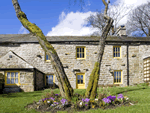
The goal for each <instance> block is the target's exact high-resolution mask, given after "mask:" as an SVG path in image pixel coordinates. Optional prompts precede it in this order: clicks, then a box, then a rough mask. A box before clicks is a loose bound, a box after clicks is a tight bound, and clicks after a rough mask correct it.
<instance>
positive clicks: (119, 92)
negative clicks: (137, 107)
mask: <svg viewBox="0 0 150 113" xmlns="http://www.w3.org/2000/svg"><path fill="white" fill-rule="evenodd" d="M120 89H121V88H120ZM141 89H147V88H146V87H143V88H138V89H128V90H126V91H121V92H118V93H116V94H122V93H125V92H128V91H136V90H141Z"/></svg>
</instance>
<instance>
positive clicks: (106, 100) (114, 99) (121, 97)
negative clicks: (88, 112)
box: [100, 94, 124, 106]
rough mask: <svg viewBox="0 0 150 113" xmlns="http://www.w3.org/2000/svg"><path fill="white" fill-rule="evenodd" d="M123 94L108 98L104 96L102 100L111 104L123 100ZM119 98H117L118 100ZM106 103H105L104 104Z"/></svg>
mask: <svg viewBox="0 0 150 113" xmlns="http://www.w3.org/2000/svg"><path fill="white" fill-rule="evenodd" d="M123 98H124V97H123V94H118V97H117V98H116V96H111V95H110V96H108V97H107V98H103V99H102V101H103V102H104V103H105V104H107V105H109V104H114V103H115V102H119V103H120V102H123ZM116 99H117V100H116ZM102 104H103V103H102V102H101V103H100V106H102ZM103 105H104V104H103Z"/></svg>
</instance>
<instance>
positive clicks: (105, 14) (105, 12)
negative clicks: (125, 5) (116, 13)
mask: <svg viewBox="0 0 150 113" xmlns="http://www.w3.org/2000/svg"><path fill="white" fill-rule="evenodd" d="M102 1H103V4H104V5H105V11H104V18H105V19H107V20H109V19H110V17H109V16H107V10H108V4H109V3H110V0H108V3H106V1H105V0H102Z"/></svg>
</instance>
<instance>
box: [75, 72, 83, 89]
mask: <svg viewBox="0 0 150 113" xmlns="http://www.w3.org/2000/svg"><path fill="white" fill-rule="evenodd" d="M80 74H82V75H83V85H84V88H78V81H77V80H78V79H77V75H80ZM76 89H85V73H76Z"/></svg>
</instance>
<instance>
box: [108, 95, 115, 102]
mask: <svg viewBox="0 0 150 113" xmlns="http://www.w3.org/2000/svg"><path fill="white" fill-rule="evenodd" d="M115 98H116V96H111V95H110V96H108V97H107V99H110V100H113V101H114V100H115Z"/></svg>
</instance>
